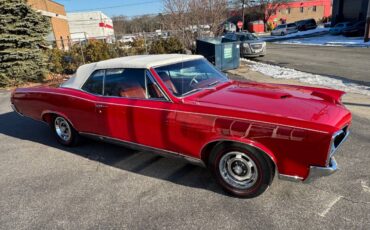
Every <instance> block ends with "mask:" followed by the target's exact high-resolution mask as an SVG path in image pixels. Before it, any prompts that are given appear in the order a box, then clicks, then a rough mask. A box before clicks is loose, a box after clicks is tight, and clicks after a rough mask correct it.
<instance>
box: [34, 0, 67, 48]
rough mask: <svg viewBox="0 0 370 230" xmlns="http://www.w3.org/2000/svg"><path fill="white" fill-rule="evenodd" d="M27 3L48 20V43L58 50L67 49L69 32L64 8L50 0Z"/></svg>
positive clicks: (36, 0) (35, 0)
mask: <svg viewBox="0 0 370 230" xmlns="http://www.w3.org/2000/svg"><path fill="white" fill-rule="evenodd" d="M27 3H28V4H29V5H30V6H31V7H32V8H33V9H35V10H36V11H39V12H40V13H41V14H42V15H44V16H47V17H49V18H50V22H51V29H52V31H51V34H50V35H49V36H48V37H47V39H48V41H51V42H55V43H56V46H57V47H58V48H60V49H66V50H67V49H69V42H68V41H69V39H70V36H71V35H70V31H69V25H68V21H67V16H66V11H65V9H64V6H63V5H61V4H59V3H56V2H53V1H50V0H27Z"/></svg>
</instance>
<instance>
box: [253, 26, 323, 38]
mask: <svg viewBox="0 0 370 230" xmlns="http://www.w3.org/2000/svg"><path fill="white" fill-rule="evenodd" d="M329 30H330V28H322V27H317V28H316V29H314V30H307V31H298V32H297V33H292V34H287V35H285V36H266V37H263V36H261V37H260V39H261V40H263V41H269V40H272V39H280V38H283V39H285V38H296V37H301V36H306V35H311V34H316V33H323V32H329Z"/></svg>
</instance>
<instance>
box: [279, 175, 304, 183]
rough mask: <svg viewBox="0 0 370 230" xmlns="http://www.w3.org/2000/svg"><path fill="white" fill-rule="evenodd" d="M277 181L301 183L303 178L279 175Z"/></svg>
mask: <svg viewBox="0 0 370 230" xmlns="http://www.w3.org/2000/svg"><path fill="white" fill-rule="evenodd" d="M279 179H280V180H286V181H291V182H302V181H303V178H302V177H300V176H291V175H286V174H279Z"/></svg>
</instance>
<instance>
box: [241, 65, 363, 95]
mask: <svg viewBox="0 0 370 230" xmlns="http://www.w3.org/2000/svg"><path fill="white" fill-rule="evenodd" d="M242 60H243V61H244V62H245V63H246V64H247V65H249V66H250V67H251V70H253V71H256V72H260V73H262V74H264V75H267V76H270V77H272V78H278V79H294V80H298V81H300V82H304V83H309V84H314V85H320V86H324V87H328V88H333V89H338V90H343V91H345V92H348V93H358V94H364V95H367V96H370V87H368V86H364V85H359V84H355V83H347V82H343V81H342V80H339V79H335V78H330V77H325V76H322V75H317V74H311V73H305V72H301V71H297V70H294V69H289V68H285V67H280V66H276V65H269V64H265V63H260V62H255V61H251V60H247V59H242Z"/></svg>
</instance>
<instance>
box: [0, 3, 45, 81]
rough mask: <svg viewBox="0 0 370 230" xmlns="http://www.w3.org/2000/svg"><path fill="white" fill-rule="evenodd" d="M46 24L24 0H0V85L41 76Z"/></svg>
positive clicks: (43, 69) (42, 17) (43, 70)
mask: <svg viewBox="0 0 370 230" xmlns="http://www.w3.org/2000/svg"><path fill="white" fill-rule="evenodd" d="M49 28H50V27H49V19H48V18H47V17H44V16H42V15H41V14H40V13H38V12H36V11H34V10H33V9H31V7H30V6H29V5H27V4H26V2H25V0H0V87H4V86H12V85H13V86H14V85H18V84H20V83H22V82H36V81H42V80H43V78H44V76H45V74H46V63H45V57H44V55H43V50H42V49H41V47H45V46H46V40H45V37H46V35H47V34H48V33H49Z"/></svg>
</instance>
